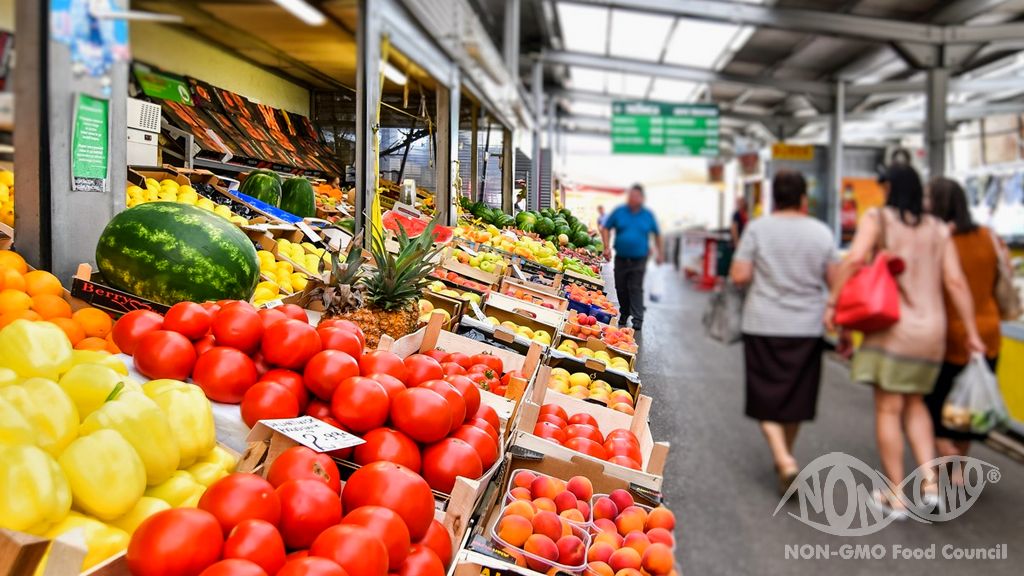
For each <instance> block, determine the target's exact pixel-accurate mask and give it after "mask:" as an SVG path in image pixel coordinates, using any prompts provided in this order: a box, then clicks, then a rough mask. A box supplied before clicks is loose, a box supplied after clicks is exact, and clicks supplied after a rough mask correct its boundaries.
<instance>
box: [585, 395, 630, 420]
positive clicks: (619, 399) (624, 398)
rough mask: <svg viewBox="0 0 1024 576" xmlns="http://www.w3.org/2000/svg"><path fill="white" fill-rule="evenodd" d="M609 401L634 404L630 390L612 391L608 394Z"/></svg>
mask: <svg viewBox="0 0 1024 576" xmlns="http://www.w3.org/2000/svg"><path fill="white" fill-rule="evenodd" d="M608 401H609V402H614V403H616V404H618V403H619V402H622V403H625V404H629V405H630V406H632V405H633V397H632V396H630V395H629V392H626V391H625V390H612V393H611V394H609V395H608ZM570 423H571V422H570Z"/></svg>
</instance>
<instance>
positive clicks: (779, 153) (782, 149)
mask: <svg viewBox="0 0 1024 576" xmlns="http://www.w3.org/2000/svg"><path fill="white" fill-rule="evenodd" d="M772 160H789V161H791V162H810V161H812V160H814V146H811V145H806V146H804V145H800V144H786V143H785V142H776V143H775V144H772Z"/></svg>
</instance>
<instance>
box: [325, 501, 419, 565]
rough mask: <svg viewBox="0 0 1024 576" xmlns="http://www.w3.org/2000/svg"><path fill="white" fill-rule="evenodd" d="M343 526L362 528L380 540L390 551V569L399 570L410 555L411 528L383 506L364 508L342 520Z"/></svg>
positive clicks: (357, 509)
mask: <svg viewBox="0 0 1024 576" xmlns="http://www.w3.org/2000/svg"><path fill="white" fill-rule="evenodd" d="M341 523H342V524H351V525H353V526H361V527H363V528H365V529H366V530H367V531H368V532H370V534H372V535H374V536H376V537H377V539H379V540H380V541H381V542H382V543H383V544H384V547H385V548H387V550H388V568H389V569H391V570H398V567H399V566H401V565H402V562H405V557H406V556H407V555H408V554H409V546H411V545H412V542H411V541H410V540H409V528H407V527H406V525H405V520H402V517H401V516H399V515H398V514H396V513H395V512H394V511H393V510H389V509H387V508H384V507H382V506H362V507H360V508H356V509H355V510H353V511H351V512H349V513H348V514H347V515H346V516H345V517H344V518H342V519H341Z"/></svg>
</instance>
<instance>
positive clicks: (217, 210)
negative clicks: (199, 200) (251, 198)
mask: <svg viewBox="0 0 1024 576" xmlns="http://www.w3.org/2000/svg"><path fill="white" fill-rule="evenodd" d="M213 213H214V214H217V215H219V216H223V217H225V218H231V216H232V214H231V208H228V207H227V206H224V205H223V204H220V205H218V206H215V207H214V208H213Z"/></svg>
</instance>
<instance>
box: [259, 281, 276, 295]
mask: <svg viewBox="0 0 1024 576" xmlns="http://www.w3.org/2000/svg"><path fill="white" fill-rule="evenodd" d="M260 288H266V289H267V290H270V291H271V292H273V293H274V296H277V294H278V286H277V284H274V283H273V282H271V281H269V280H260V282H259V284H257V285H256V289H257V290H259V289H260Z"/></svg>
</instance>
